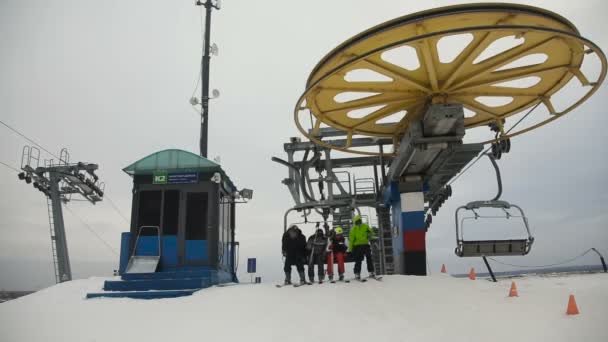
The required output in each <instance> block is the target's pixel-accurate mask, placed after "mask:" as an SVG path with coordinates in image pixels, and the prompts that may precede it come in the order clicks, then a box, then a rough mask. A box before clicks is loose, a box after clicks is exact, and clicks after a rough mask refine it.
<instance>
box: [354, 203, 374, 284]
mask: <svg viewBox="0 0 608 342" xmlns="http://www.w3.org/2000/svg"><path fill="white" fill-rule="evenodd" d="M353 223H354V224H353V227H352V228H351V229H350V234H349V235H348V251H349V252H351V253H352V255H353V258H354V259H355V279H357V280H361V262H363V258H364V257H365V263H366V264H367V272H368V273H369V276H370V278H375V276H376V275H375V274H374V262H373V261H372V250H371V248H370V245H369V240H370V238H372V239H373V238H375V236H374V232H373V231H372V230H371V229H370V228H369V226H368V225H367V224H365V223H363V221H362V220H361V216H359V215H357V216H355V218H354V220H353Z"/></svg>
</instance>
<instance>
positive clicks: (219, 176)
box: [211, 172, 222, 184]
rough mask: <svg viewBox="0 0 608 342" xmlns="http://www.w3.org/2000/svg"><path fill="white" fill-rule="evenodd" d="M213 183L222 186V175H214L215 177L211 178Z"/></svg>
mask: <svg viewBox="0 0 608 342" xmlns="http://www.w3.org/2000/svg"><path fill="white" fill-rule="evenodd" d="M211 181H212V182H213V183H217V184H220V183H221V182H222V175H221V174H220V173H219V172H216V173H214V174H213V177H211Z"/></svg>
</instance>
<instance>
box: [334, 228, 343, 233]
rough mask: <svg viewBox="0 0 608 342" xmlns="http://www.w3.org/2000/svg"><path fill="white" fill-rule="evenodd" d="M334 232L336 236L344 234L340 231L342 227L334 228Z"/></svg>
mask: <svg viewBox="0 0 608 342" xmlns="http://www.w3.org/2000/svg"><path fill="white" fill-rule="evenodd" d="M334 232H336V234H342V233H344V230H343V229H342V227H336V228H334Z"/></svg>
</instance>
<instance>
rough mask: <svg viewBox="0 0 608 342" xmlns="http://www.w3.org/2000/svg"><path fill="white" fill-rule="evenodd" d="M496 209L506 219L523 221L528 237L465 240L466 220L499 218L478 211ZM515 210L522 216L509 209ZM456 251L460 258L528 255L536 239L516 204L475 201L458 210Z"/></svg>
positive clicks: (496, 201)
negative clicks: (470, 213) (470, 214)
mask: <svg viewBox="0 0 608 342" xmlns="http://www.w3.org/2000/svg"><path fill="white" fill-rule="evenodd" d="M484 208H490V209H496V210H499V211H501V212H502V213H503V214H504V219H521V221H522V222H523V226H524V227H525V231H526V233H527V237H525V238H522V239H509V240H465V239H464V236H463V230H464V222H465V220H466V219H475V220H477V219H484V218H498V217H501V216H483V215H479V214H478V213H477V211H476V210H478V209H484ZM511 208H514V209H516V210H517V211H519V213H520V215H512V214H511V213H509V212H508V210H509V209H511ZM461 212H464V213H466V212H472V213H473V216H468V217H463V216H464V214H461ZM455 216H456V249H455V251H454V252H455V253H456V255H457V256H459V257H486V256H512V255H526V254H528V253H529V252H530V249H531V248H532V243H533V242H534V237H532V235H531V233H530V227H529V226H528V219H527V218H526V216H525V214H524V212H523V210H522V209H521V208H520V207H519V206H517V205H514V204H510V203H509V202H506V201H499V200H491V201H474V202H470V203H468V204H467V205H465V206H461V207H459V208H458V209H457V210H456V215H455Z"/></svg>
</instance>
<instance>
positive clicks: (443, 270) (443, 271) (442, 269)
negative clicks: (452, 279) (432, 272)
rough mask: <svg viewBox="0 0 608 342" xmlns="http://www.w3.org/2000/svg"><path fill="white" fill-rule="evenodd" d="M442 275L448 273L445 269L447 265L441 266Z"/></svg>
mask: <svg viewBox="0 0 608 342" xmlns="http://www.w3.org/2000/svg"><path fill="white" fill-rule="evenodd" d="M441 273H447V270H446V269H445V264H441Z"/></svg>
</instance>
